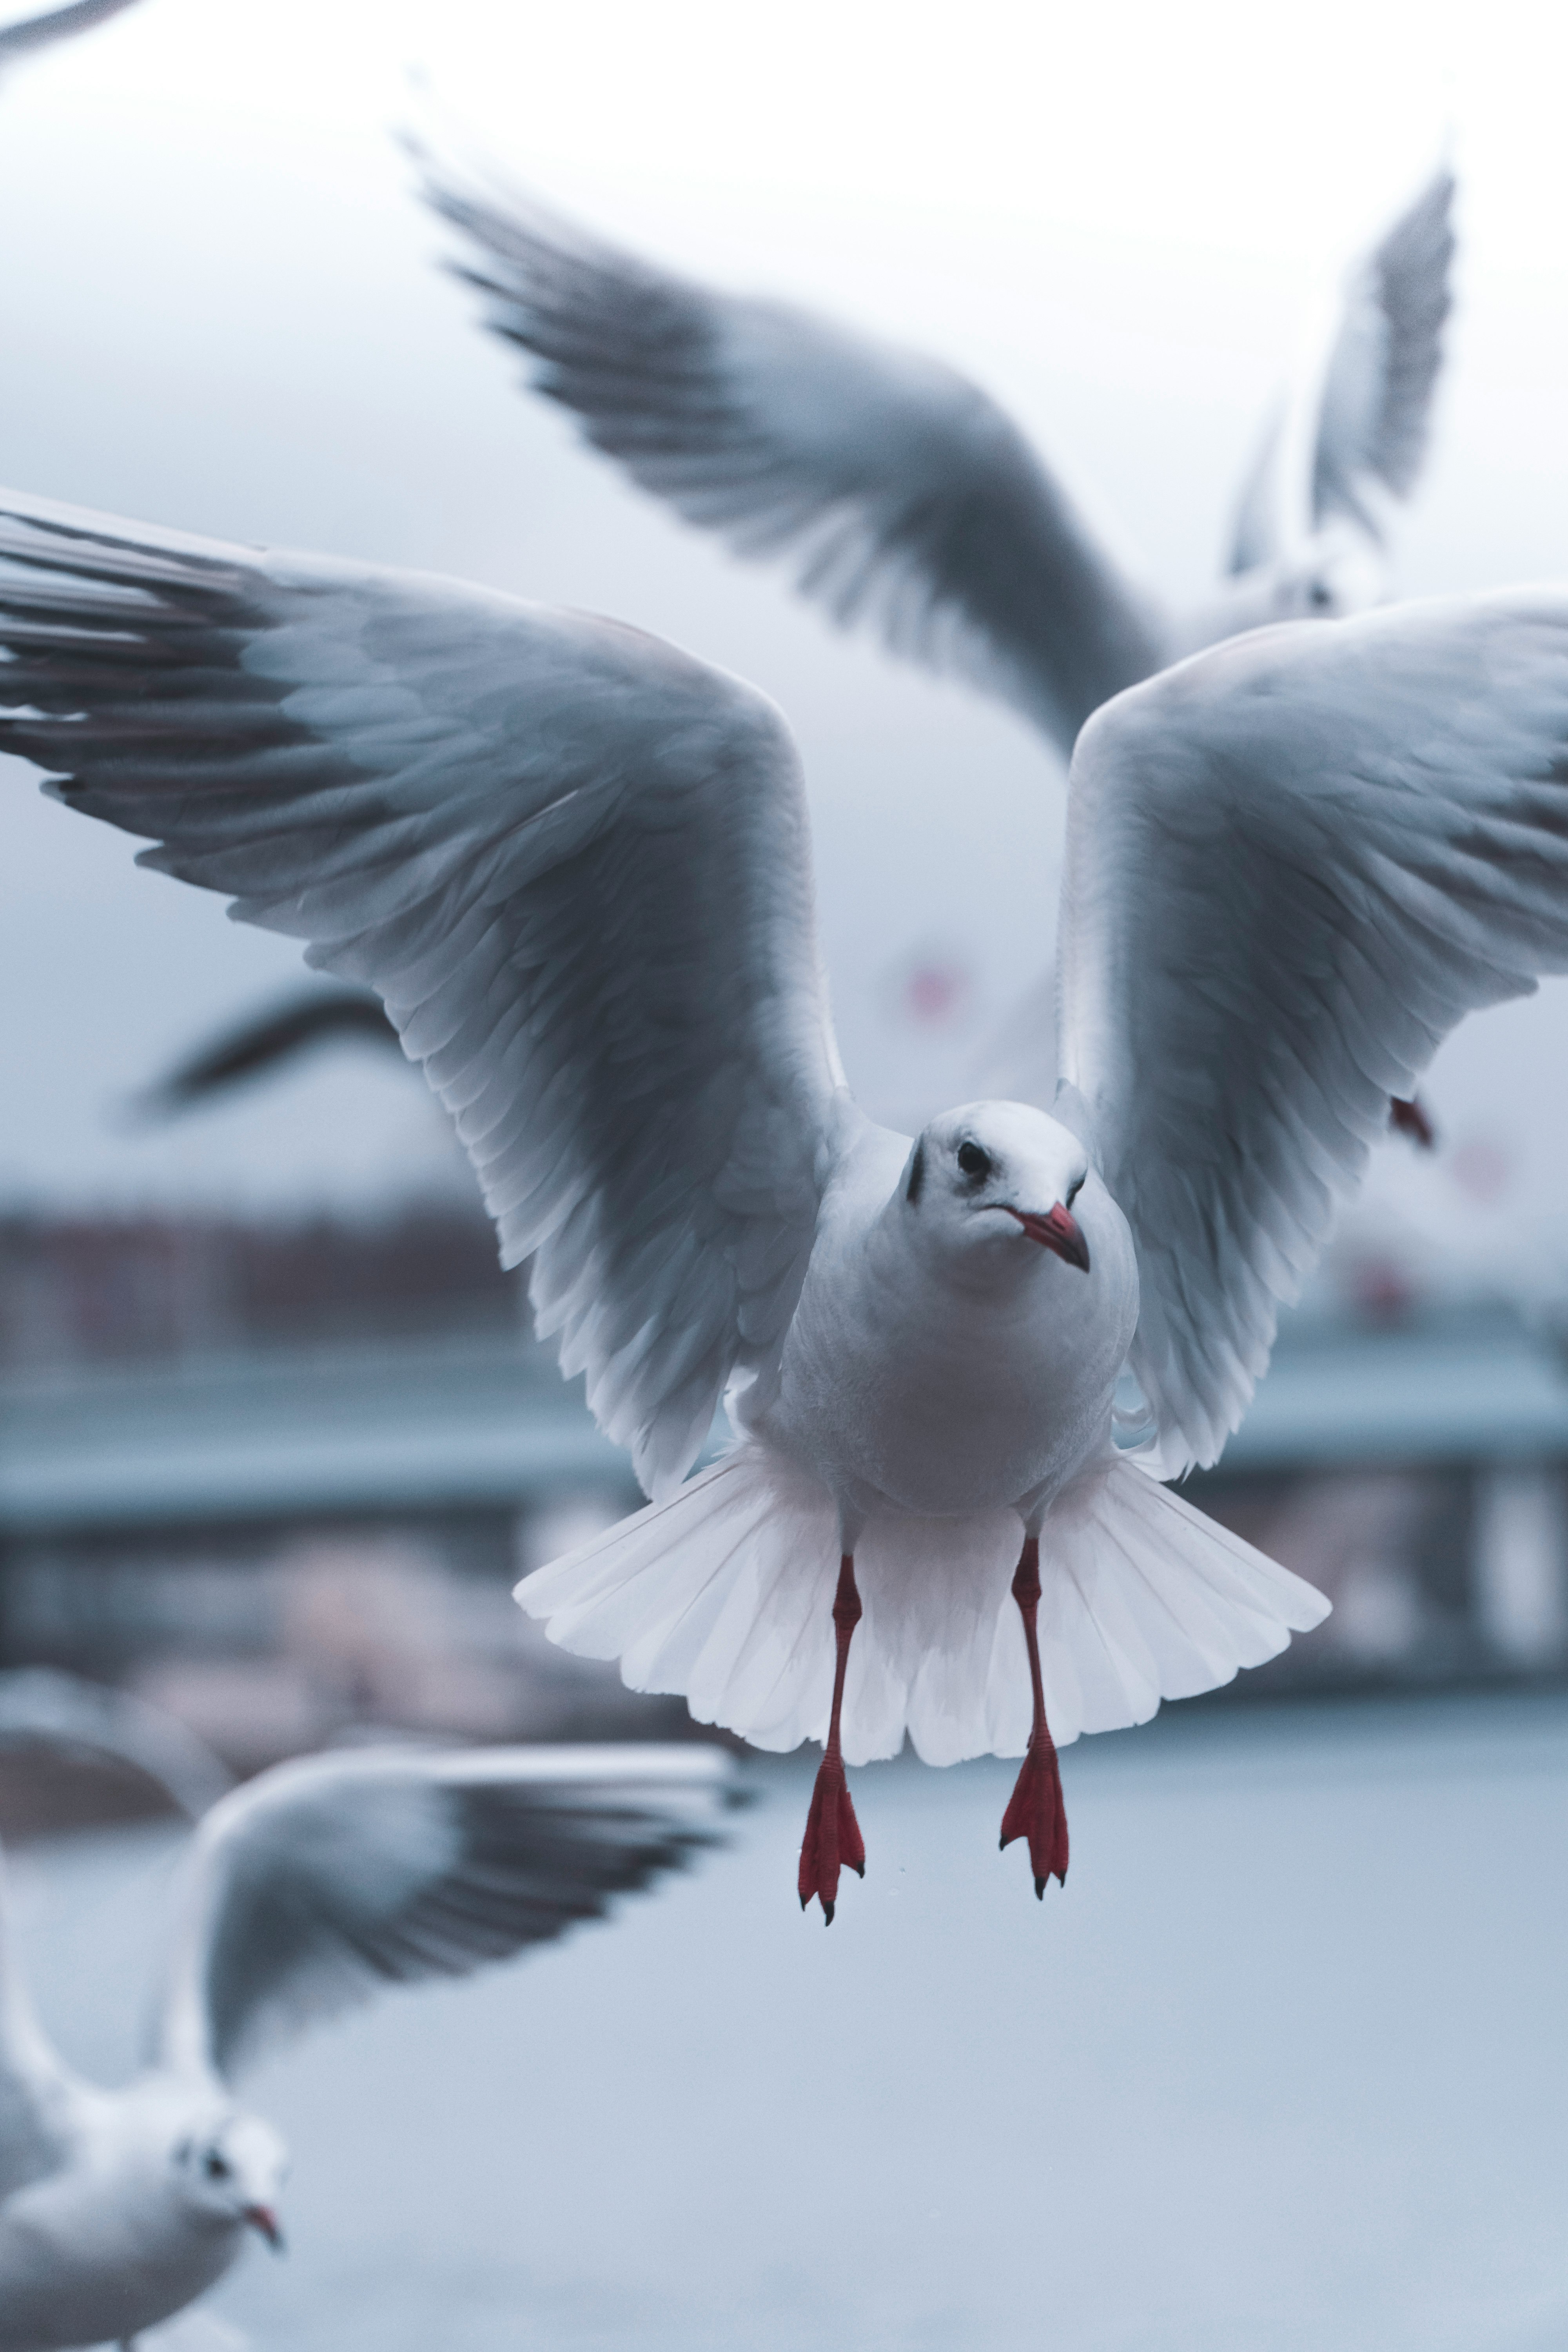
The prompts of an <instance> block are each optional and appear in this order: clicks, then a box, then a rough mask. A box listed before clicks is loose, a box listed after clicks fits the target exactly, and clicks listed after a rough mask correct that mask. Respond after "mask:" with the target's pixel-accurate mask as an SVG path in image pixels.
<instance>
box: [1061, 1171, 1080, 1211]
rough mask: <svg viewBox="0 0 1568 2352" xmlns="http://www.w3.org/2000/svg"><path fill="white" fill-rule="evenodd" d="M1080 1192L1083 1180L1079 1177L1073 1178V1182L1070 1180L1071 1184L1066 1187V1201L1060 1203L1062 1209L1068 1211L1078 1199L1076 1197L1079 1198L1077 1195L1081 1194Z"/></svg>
mask: <svg viewBox="0 0 1568 2352" xmlns="http://www.w3.org/2000/svg"><path fill="white" fill-rule="evenodd" d="M1082 1190H1083V1178H1082V1177H1081V1176H1075V1177H1074V1178H1073V1180H1072V1182H1071V1184H1070V1185H1069V1186H1068V1196H1067V1199H1066V1200H1065V1201H1064V1202H1062V1206H1063V1208H1064V1209H1070V1208H1071V1207H1072V1204H1073V1202H1075V1201H1076V1200H1077V1199H1078V1196H1079V1193H1080V1192H1082Z"/></svg>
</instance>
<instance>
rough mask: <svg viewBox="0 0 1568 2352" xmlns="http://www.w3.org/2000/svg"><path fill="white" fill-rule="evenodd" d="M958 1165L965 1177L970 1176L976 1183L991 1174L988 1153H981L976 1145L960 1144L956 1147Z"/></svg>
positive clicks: (989, 1155)
mask: <svg viewBox="0 0 1568 2352" xmlns="http://www.w3.org/2000/svg"><path fill="white" fill-rule="evenodd" d="M958 1164H959V1166H960V1167H961V1168H962V1169H963V1172H964V1174H965V1175H966V1176H972V1177H973V1179H974V1181H975V1182H976V1183H978V1182H979V1181H980V1179H981V1177H983V1176H989V1175H990V1173H991V1154H990V1153H989V1152H988V1151H982V1150H981V1149H980V1146H979V1145H978V1144H977V1143H968V1142H965V1143H961V1144H960V1145H959V1147H958Z"/></svg>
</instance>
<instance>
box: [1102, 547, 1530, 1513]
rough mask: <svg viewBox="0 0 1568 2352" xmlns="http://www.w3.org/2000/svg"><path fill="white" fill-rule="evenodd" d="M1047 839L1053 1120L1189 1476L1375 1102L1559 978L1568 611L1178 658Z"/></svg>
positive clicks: (1310, 1255) (1358, 623) (1139, 1367)
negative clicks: (1057, 929)
mask: <svg viewBox="0 0 1568 2352" xmlns="http://www.w3.org/2000/svg"><path fill="white" fill-rule="evenodd" d="M1061 940H1062V945H1061V963H1060V975H1059V982H1060V1003H1061V1008H1062V1023H1061V1038H1060V1052H1061V1066H1062V1074H1063V1077H1064V1080H1065V1081H1066V1082H1067V1084H1068V1087H1076V1088H1077V1090H1078V1096H1079V1098H1080V1099H1079V1102H1078V1103H1077V1104H1075V1103H1074V1102H1073V1100H1072V1097H1070V1096H1068V1097H1064V1116H1067V1117H1068V1123H1069V1124H1073V1123H1074V1120H1075V1118H1076V1117H1077V1116H1079V1115H1081V1116H1082V1117H1083V1118H1085V1120H1086V1122H1087V1128H1088V1137H1087V1139H1089V1140H1091V1141H1092V1143H1093V1145H1094V1148H1095V1149H1096V1150H1097V1152H1098V1156H1099V1159H1100V1167H1101V1171H1102V1173H1103V1175H1104V1177H1105V1181H1106V1182H1107V1184H1108V1185H1109V1187H1110V1191H1111V1192H1112V1194H1113V1195H1114V1196H1115V1198H1116V1200H1117V1201H1118V1202H1120V1204H1121V1208H1122V1210H1123V1211H1124V1212H1125V1213H1126V1215H1127V1217H1128V1219H1129V1221H1130V1223H1131V1227H1132V1233H1133V1237H1134V1240H1135V1242H1136V1244H1137V1250H1138V1259H1139V1268H1140V1277H1141V1283H1142V1307H1141V1310H1140V1318H1139V1324H1138V1330H1137V1337H1136V1340H1135V1343H1134V1349H1133V1359H1132V1361H1133V1369H1134V1370H1135V1371H1136V1373H1137V1374H1138V1377H1139V1379H1140V1381H1141V1382H1142V1387H1143V1390H1144V1392H1145V1395H1146V1396H1147V1398H1148V1399H1149V1402H1150V1403H1151V1405H1152V1408H1153V1411H1154V1413H1155V1415H1156V1418H1157V1421H1158V1424H1159V1429H1160V1433H1161V1440H1162V1448H1163V1461H1164V1463H1165V1465H1166V1466H1167V1467H1168V1468H1170V1469H1176V1468H1180V1467H1184V1466H1185V1465H1187V1464H1189V1463H1193V1462H1197V1463H1209V1462H1212V1461H1214V1460H1215V1457H1216V1455H1217V1454H1218V1453H1219V1451H1220V1448H1221V1446H1222V1445H1223V1444H1224V1443H1225V1440H1226V1436H1227V1435H1228V1433H1229V1432H1230V1431H1231V1430H1232V1429H1234V1428H1235V1426H1236V1424H1237V1422H1238V1421H1239V1419H1240V1417H1241V1414H1242V1412H1243V1410H1244V1408H1245V1406H1246V1404H1247V1399H1248V1398H1249V1397H1250V1395H1251V1393H1252V1389H1253V1385H1254V1383H1255V1381H1257V1379H1258V1376H1259V1374H1260V1373H1261V1372H1262V1371H1263V1370H1264V1368H1265V1366H1266V1364H1267V1362H1268V1354H1269V1349H1270V1348H1271V1347H1272V1345H1273V1339H1274V1330H1275V1324H1276V1320H1277V1318H1278V1314H1279V1306H1280V1304H1281V1302H1282V1301H1286V1300H1289V1299H1292V1298H1294V1297H1296V1295H1297V1293H1298V1291H1299V1289H1300V1285H1301V1282H1302V1280H1303V1279H1304V1277H1305V1276H1306V1274H1307V1272H1308V1270H1309V1268H1310V1266H1311V1265H1312V1263H1313V1261H1314V1259H1315V1257H1316V1255H1317V1253H1318V1251H1319V1249H1320V1247H1321V1244H1322V1242H1323V1240H1324V1238H1325V1236H1326V1234H1327V1233H1328V1230H1329V1225H1330V1223H1331V1217H1332V1214H1333V1211H1334V1207H1335V1204H1336V1202H1337V1200H1339V1199H1340V1198H1342V1196H1343V1195H1344V1194H1346V1193H1347V1192H1349V1191H1350V1190H1351V1189H1352V1185H1353V1184H1354V1182H1355V1181H1356V1179H1357V1177H1358V1176H1359V1174H1360V1172H1361V1170H1362V1167H1363V1163H1364V1161H1365V1158H1366V1154H1367V1150H1368V1147H1369V1145H1370V1144H1371V1142H1372V1141H1373V1139H1374V1138H1375V1137H1376V1136H1378V1135H1379V1134H1381V1133H1382V1132H1383V1131H1384V1128H1385V1127H1386V1125H1387V1120H1388V1105H1389V1097H1390V1096H1391V1095H1402V1096H1407V1095H1409V1094H1410V1093H1412V1092H1413V1090H1414V1086H1415V1077H1416V1075H1417V1073H1418V1072H1419V1071H1420V1070H1421V1069H1422V1068H1423V1067H1424V1066H1425V1065H1426V1062H1427V1061H1428V1059H1429V1058H1430V1056H1431V1055H1432V1053H1433V1051H1434V1049H1435V1048H1436V1045H1437V1043H1438V1041H1439V1040H1440V1039H1441V1038H1442V1037H1443V1036H1444V1035H1445V1034H1447V1031H1448V1030H1450V1029H1451V1028H1452V1027H1453V1026H1454V1024H1455V1023H1456V1022H1458V1019H1459V1018H1460V1016H1461V1015H1462V1014H1463V1013H1467V1012H1468V1011H1470V1010H1471V1009H1472V1008H1474V1007H1477V1006H1480V1005H1485V1004H1494V1003H1499V1002H1500V1000H1502V999H1503V998H1506V997H1510V996H1519V995H1523V994H1526V993H1528V992H1530V990H1531V988H1532V987H1533V985H1534V978H1533V976H1534V975H1535V974H1536V973H1538V972H1543V971H1563V970H1565V969H1568V593H1565V592H1563V591H1561V590H1550V589H1541V590H1518V591H1512V592H1509V593H1503V594H1500V595H1495V596H1489V597H1484V598H1476V599H1470V600H1463V601H1453V602H1447V601H1445V602H1442V603H1435V604H1407V605H1404V606H1400V607H1398V608H1394V609H1389V610H1385V611H1383V612H1378V613H1374V614H1365V615H1363V616H1362V617H1361V618H1359V619H1356V620H1352V621H1339V622H1326V623H1325V622H1319V623H1305V624H1302V623H1296V624H1291V625H1287V626H1283V627H1279V628H1274V629H1268V630H1259V631H1258V632H1257V633H1256V634H1254V635H1251V636H1248V637H1242V638H1237V639H1235V640H1233V641H1232V642H1231V643H1229V644H1227V645H1225V646H1216V647H1215V648H1214V649H1213V650H1212V651H1210V652H1208V653H1205V654H1200V655H1198V656H1195V657H1194V659H1193V660H1191V661H1188V662H1184V663H1182V664H1181V665H1180V666H1179V667H1176V668H1173V669H1171V670H1167V671H1165V672H1164V673H1163V675H1162V676H1161V677H1157V678H1152V679H1151V680H1149V682H1148V683H1147V684H1146V685H1143V686H1141V687H1137V688H1133V690H1132V691H1131V693H1129V694H1126V695H1123V696H1121V698H1120V699H1119V700H1117V701H1116V702H1114V703H1112V704H1111V705H1110V707H1109V708H1108V709H1106V710H1104V711H1103V712H1101V713H1100V714H1099V716H1098V717H1097V718H1096V719H1094V720H1093V721H1092V722H1091V723H1090V725H1089V727H1088V728H1086V729H1085V730H1084V733H1083V735H1082V737H1081V739H1080V740H1079V748H1078V751H1077V752H1076V754H1075V756H1074V760H1073V768H1072V778H1071V784H1070V790H1069V797H1068V858H1067V869H1066V877H1065V881H1064V887H1063V898H1062V932H1061Z"/></svg>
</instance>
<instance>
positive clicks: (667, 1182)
mask: <svg viewBox="0 0 1568 2352" xmlns="http://www.w3.org/2000/svg"><path fill="white" fill-rule="evenodd" d="M0 656H4V658H3V659H0V705H5V706H8V708H7V709H5V710H3V711H0V748H4V749H5V750H7V751H19V752H21V753H22V754H23V755H24V757H26V758H27V759H29V760H32V761H36V762H37V765H38V766H40V767H42V768H46V769H49V770H52V771H53V772H55V773H56V774H57V775H58V776H61V777H63V778H64V779H65V780H66V781H65V782H62V783H60V784H58V785H57V786H54V787H51V789H53V790H54V791H55V792H56V793H57V795H58V798H60V799H61V800H63V801H65V802H66V803H68V804H69V805H70V806H72V807H76V808H79V809H84V810H85V811H86V812H87V813H88V814H89V815H92V816H99V817H105V818H107V819H108V820H109V821H110V823H111V824H118V825H122V826H123V827H124V828H125V829H126V830H127V831H128V832H131V833H138V834H142V835H148V836H150V837H151V838H152V839H153V841H155V842H157V843H159V844H161V846H160V847H158V848H156V849H153V850H151V851H148V852H145V853H143V862H145V863H148V864H151V865H153V866H159V867H161V868H162V869H163V871H164V872H165V873H169V874H177V875H179V876H181V877H184V879H185V880H186V881H189V882H197V883H200V884H202V885H203V886H204V887H205V888H207V889H211V890H221V891H224V892H226V893H229V894H231V895H232V896H233V898H234V899H235V901H236V904H235V907H234V910H233V911H234V912H235V914H236V915H237V916H238V917H240V918H241V919H243V920H245V921H247V922H254V923H260V924H264V925H266V926H267V927H268V928H269V929H273V930H279V931H288V932H291V933H292V934H293V935H294V936H295V937H296V938H299V939H303V940H308V941H309V942H310V961H311V962H312V963H314V964H317V965H320V966H321V967H322V968H324V969H325V970H327V971H334V972H337V973H339V974H340V975H342V977H343V978H345V979H350V980H357V981H363V982H368V983H369V984H370V985H371V986H372V987H373V988H374V989H375V991H376V992H377V993H378V994H379V995H380V996H381V997H382V998H383V1000H384V1003H385V1004H386V1008H387V1011H388V1013H390V1014H391V1016H392V1019H393V1021H394V1022H395V1024H396V1027H397V1030H398V1033H399V1034H400V1035H401V1037H402V1039H403V1048H404V1051H405V1053H406V1054H407V1055H408V1056H409V1058H410V1059H411V1060H413V1061H418V1062H421V1063H423V1065H424V1066H425V1072H426V1076H427V1077H428V1078H429V1080H430V1083H431V1085H432V1086H433V1087H435V1089H436V1091H437V1094H438V1095H439V1096H440V1097H441V1099H442V1101H443V1102H444V1103H445V1104H446V1106H447V1108H448V1110H449V1111H450V1112H451V1113H452V1115H453V1117H454V1118H455V1119H456V1121H457V1124H458V1133H459V1134H460V1136H461V1137H462V1139H463V1141H464V1143H465V1144H466V1145H467V1147H468V1154H469V1157H470V1158H471V1159H472V1160H473V1162H474V1165H475V1167H476V1168H477V1169H478V1171H479V1178H480V1181H481V1183H482V1185H483V1187H484V1192H485V1198H486V1200H487V1202H489V1208H490V1211H491V1213H492V1214H493V1215H494V1217H495V1219H496V1223H497V1224H498V1225H499V1227H500V1235H501V1244H502V1255H503V1257H504V1259H505V1262H506V1263H507V1264H508V1265H516V1264H517V1263H519V1262H520V1261H521V1259H523V1258H525V1257H531V1259H532V1261H533V1268H532V1277H531V1295H532V1298H533V1303H534V1311H535V1318H536V1320H537V1322H538V1325H539V1328H540V1330H541V1333H542V1334H545V1335H548V1334H550V1333H553V1332H559V1333H560V1334H561V1335H562V1347H561V1358H562V1365H563V1370H565V1371H566V1372H567V1373H568V1374H570V1373H573V1372H577V1371H582V1370H586V1373H587V1376H588V1402H589V1403H590V1404H591V1405H592V1406H593V1408H594V1411H595V1413H596V1414H597V1415H598V1418H599V1420H600V1422H601V1423H602V1424H603V1425H604V1427H605V1429H606V1430H607V1431H608V1432H609V1433H610V1435H611V1436H612V1437H614V1438H616V1439H617V1440H619V1441H620V1442H621V1443H622V1444H626V1445H629V1446H630V1448H631V1449H632V1454H633V1458H634V1460H635V1461H636V1463H637V1469H638V1473H639V1475H641V1476H642V1477H643V1479H644V1481H645V1484H647V1485H648V1486H650V1487H653V1488H657V1489H659V1490H661V1491H662V1490H663V1489H666V1488H668V1486H671V1485H673V1484H674V1483H675V1482H677V1481H678V1480H679V1478H680V1477H681V1476H683V1475H684V1474H685V1472H686V1471H687V1470H688V1469H689V1467H690V1465H691V1463H692V1461H693V1460H694V1459H695V1457H696V1455H697V1453H698V1451H699V1449H700V1446H701V1444H702V1443H703V1441H704V1439H705V1438H706V1436H707V1433H708V1430H709V1427H710V1423H711V1421H712V1417H713V1412H714V1410H715V1407H716V1405H717V1402H718V1400H719V1398H720V1396H721V1394H722V1392H723V1390H724V1387H725V1385H726V1383H727V1381H729V1380H730V1378H731V1375H732V1374H734V1373H736V1372H740V1373H742V1374H743V1373H745V1372H746V1371H748V1370H756V1369H758V1368H759V1367H761V1366H762V1365H763V1364H765V1363H766V1361H767V1360H768V1359H769V1355H770V1351H771V1350H772V1349H774V1348H775V1347H776V1345H777V1343H778V1341H779V1339H780V1338H781V1337H782V1334H783V1332H784V1329H785V1328H787V1325H788V1322H789V1318H790V1317H791V1315H792V1314H793V1313H794V1311H795V1300H796V1298H797V1297H798V1296H799V1290H800V1284H801V1281H802V1279H803V1278H804V1275H805V1263H806V1259H807V1258H808V1256H809V1255H810V1251H811V1244H812V1241H813V1238H814V1235H815V1233H816V1214H817V1209H818V1206H819V1203H820V1200H821V1195H822V1189H823V1187H824V1185H825V1184H826V1181H827V1176H828V1174H829V1172H830V1169H831V1164H832V1153H833V1149H834V1144H833V1138H834V1135H835V1133H836V1131H837V1119H838V1117H839V1088H840V1087H841V1083H842V1081H841V1074H840V1072H839V1069H838V1063H837V1051H836V1049H835V1046H834V1044H833V1038H832V1034H831V1030H830V1027H829V1024H828V1018H827V1009H826V995H825V992H824V988H823V983H822V978H821V972H820V969H819V962H818V956H817V949H816V926H815V916H814V909H813V898H812V875H811V857H810V844H809V839H808V832H807V824H806V812H805V793H804V789H803V786H802V782H801V777H800V771H799V762H798V761H797V758H796V755H795V747H794V744H793V742H792V740H791V739H790V735H789V731H788V730H787V729H786V727H785V726H784V721H783V719H781V718H780V716H779V714H778V712H777V711H776V710H775V709H773V705H772V704H771V703H769V702H768V701H766V700H765V699H764V698H763V696H762V695H760V694H758V693H756V692H755V691H754V690H753V689H752V688H750V687H747V686H744V685H742V683H741V682H740V680H738V679H736V678H732V677H726V676H725V675H724V674H723V673H722V672H721V671H718V670H713V669H709V668H706V667H704V666H703V665H702V664H701V663H700V662H697V661H693V660H692V659H690V658H689V656H687V655H685V654H682V653H679V652H677V651H676V650H675V648H674V647H673V646H667V645H663V644H661V643H660V642H659V641H658V639H657V638H655V637H649V636H645V635H643V634H642V633H641V632H640V631H639V630H637V629H629V628H624V627H622V626H620V625H618V624H616V623H615V622H612V621H603V620H596V619H593V618H590V617H588V616H586V615H584V614H574V613H559V612H552V611H550V610H548V609H546V608H544V607H542V606H539V605H532V604H523V603H521V601H520V600H518V599H517V598H514V597H508V596H500V595H495V594H490V593H486V592H485V591H483V590H481V589H478V588H470V587H466V586H463V585H461V584H460V583H457V582H454V581H448V580H438V579H432V578H428V577H424V576H419V575H414V574H408V573H400V572H386V571H381V570H377V569H376V568H375V567H374V566H372V565H369V564H353V563H342V562H330V561H328V560H326V559H325V558H321V557H316V556H308V555H307V556H300V555H284V554H279V553H275V552H274V553H268V552H262V551H256V550H251V549H246V548H240V547H231V546H225V545H220V544H218V543H216V542H214V541H204V540H194V539H187V538H184V537H183V536H181V535H179V534H177V533H174V532H168V531H156V530H142V529H141V528H139V527H137V526H135V525H132V524H126V523H120V522H115V521H111V520H107V519H106V518H104V517H102V516H92V515H84V514H79V513H77V512H76V511H75V510H74V509H66V508H58V507H49V506H46V505H44V504H42V503H40V502H37V501H33V500H28V501H25V502H23V501H18V500H16V499H5V498H3V497H0Z"/></svg>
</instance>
